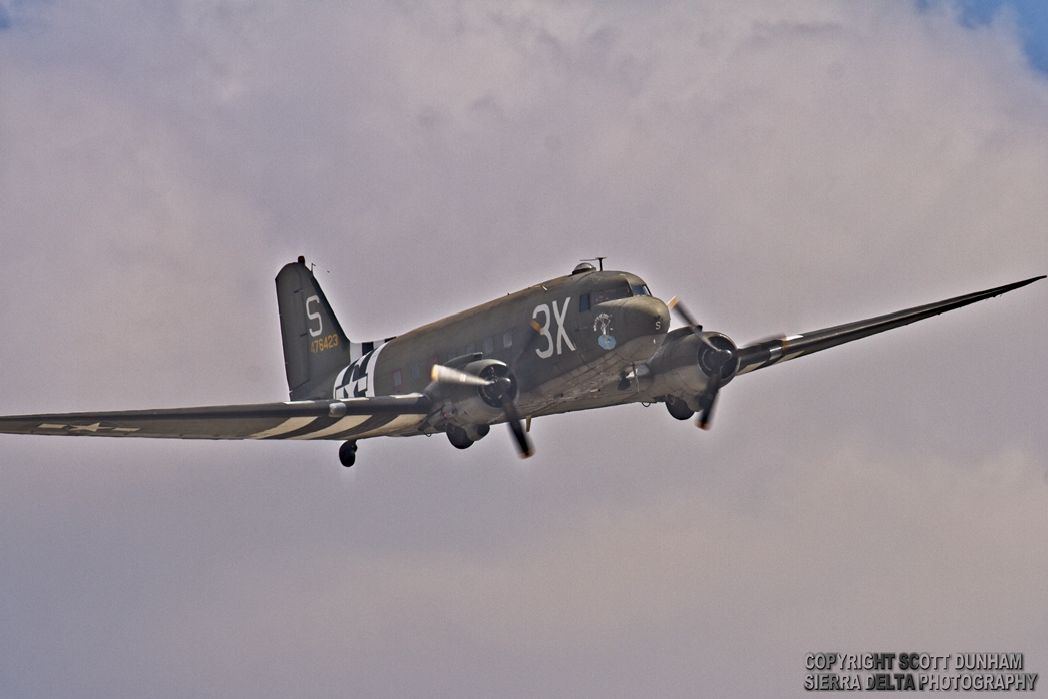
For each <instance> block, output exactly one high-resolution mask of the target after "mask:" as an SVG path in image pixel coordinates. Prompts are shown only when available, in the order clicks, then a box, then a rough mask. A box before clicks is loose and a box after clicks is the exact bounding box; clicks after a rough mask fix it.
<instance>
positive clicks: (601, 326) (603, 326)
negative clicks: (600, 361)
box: [593, 313, 616, 350]
mask: <svg viewBox="0 0 1048 699" xmlns="http://www.w3.org/2000/svg"><path fill="white" fill-rule="evenodd" d="M614 329H615V328H613V327H611V316H610V315H608V314H607V313H601V314H600V315H599V316H597V317H596V318H594V319H593V332H600V335H599V336H598V337H597V344H598V345H600V346H601V348H602V349H605V350H613V349H615V344H616V343H615V336H614V335H611V334H610V332H611V331H612V330H614Z"/></svg>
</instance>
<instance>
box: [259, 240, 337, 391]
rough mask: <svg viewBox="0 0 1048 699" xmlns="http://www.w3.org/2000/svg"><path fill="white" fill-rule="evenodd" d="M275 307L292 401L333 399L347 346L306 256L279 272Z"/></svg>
mask: <svg viewBox="0 0 1048 699" xmlns="http://www.w3.org/2000/svg"><path fill="white" fill-rule="evenodd" d="M277 305H278V307H279V309H280V335H281V338H282V339H283V342H284V368H285V370H286V371H287V385H288V389H289V391H290V394H291V400H308V399H314V398H325V397H327V398H329V397H331V392H332V386H333V381H334V378H335V375H336V374H338V372H339V371H340V370H341V369H343V368H344V367H345V366H346V365H348V364H349V363H350V361H351V357H350V355H351V344H350V341H349V338H348V337H346V333H345V332H344V331H343V330H342V326H341V325H339V324H338V320H337V319H336V318H335V313H334V311H332V310H331V304H329V303H328V300H327V297H325V296H324V292H323V291H322V290H321V288H320V284H318V283H317V279H316V277H314V276H313V272H312V271H311V270H310V269H309V267H307V266H306V258H304V257H299V258H298V261H297V262H291V263H290V264H286V265H284V268H283V269H281V270H280V273H279V274H277Z"/></svg>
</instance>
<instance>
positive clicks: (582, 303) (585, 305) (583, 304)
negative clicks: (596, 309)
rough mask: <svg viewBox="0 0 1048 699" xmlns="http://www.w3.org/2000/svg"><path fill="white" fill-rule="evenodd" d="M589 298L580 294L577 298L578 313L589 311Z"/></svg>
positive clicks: (587, 295)
mask: <svg viewBox="0 0 1048 699" xmlns="http://www.w3.org/2000/svg"><path fill="white" fill-rule="evenodd" d="M589 303H590V298H589V294H582V295H581V296H579V313H582V312H583V311H588V310H589Z"/></svg>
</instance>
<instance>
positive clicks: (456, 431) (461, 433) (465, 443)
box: [444, 425, 473, 449]
mask: <svg viewBox="0 0 1048 699" xmlns="http://www.w3.org/2000/svg"><path fill="white" fill-rule="evenodd" d="M444 431H445V432H447V433H448V441H449V442H451V446H453V447H455V448H456V449H468V448H469V447H471V446H473V440H472V439H470V438H469V435H468V434H466V430H464V429H462V428H461V427H455V426H454V425H448V426H447V427H446V428H445V429H444Z"/></svg>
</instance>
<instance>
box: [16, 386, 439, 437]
mask: <svg viewBox="0 0 1048 699" xmlns="http://www.w3.org/2000/svg"><path fill="white" fill-rule="evenodd" d="M431 408H432V403H431V401H430V399H429V397H428V396H425V395H423V394H421V393H413V394H409V395H404V396H379V397H375V398H350V399H349V400H330V401H329V400H306V401H291V402H289V403H253V404H248V405H221V406H206V407H200V408H161V409H156V410H122V411H117V412H102V413H49V414H43V415H12V416H4V417H0V433H5V432H6V433H8V434H51V435H77V436H90V437H157V438H169V439H359V438H361V437H365V436H366V437H372V436H377V435H380V434H394V433H398V432H402V431H410V430H411V429H412V428H414V427H417V426H418V425H419V424H420V423H421V422H422V421H423V420H424V419H425V417H426V415H427V414H428V413H429V411H430V409H431Z"/></svg>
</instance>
